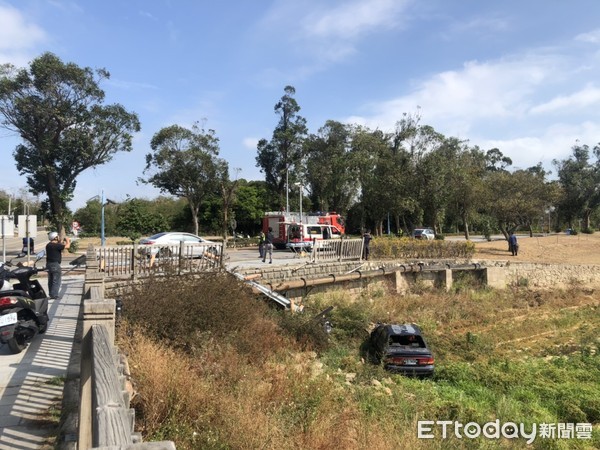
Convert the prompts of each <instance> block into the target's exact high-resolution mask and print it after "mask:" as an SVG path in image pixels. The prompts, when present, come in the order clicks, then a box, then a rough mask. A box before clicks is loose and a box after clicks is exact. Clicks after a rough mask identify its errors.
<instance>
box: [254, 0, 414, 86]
mask: <svg viewBox="0 0 600 450" xmlns="http://www.w3.org/2000/svg"><path fill="white" fill-rule="evenodd" d="M410 3H411V0H354V1H351V2H347V1H346V2H344V1H340V2H337V5H335V6H330V5H331V3H324V2H321V1H317V0H305V1H302V0H298V1H295V2H289V1H278V2H275V3H274V5H273V7H272V8H271V9H270V10H269V11H268V13H267V14H266V16H265V17H264V19H263V21H262V24H261V25H262V29H263V31H264V32H266V33H268V35H269V39H271V38H272V36H273V35H277V39H279V40H280V39H282V37H286V36H287V37H288V39H289V44H291V45H292V48H293V50H294V51H295V52H297V53H299V54H302V55H304V56H305V58H306V59H307V60H311V61H313V63H312V64H311V65H310V66H311V67H312V68H306V67H305V68H304V69H303V70H304V71H305V73H309V74H310V73H314V72H315V71H317V70H320V69H322V68H324V67H326V66H327V65H328V64H331V63H337V62H340V61H344V60H346V59H347V58H349V57H350V56H352V55H353V54H355V52H356V48H357V45H358V43H359V41H360V39H361V38H363V37H365V36H366V35H368V34H371V33H376V32H380V31H382V30H388V29H390V28H395V27H399V26H400V25H401V24H402V22H403V20H405V19H404V18H403V17H402V16H401V13H402V12H403V11H405V10H406V9H407V6H408V5H409V4H410Z"/></svg>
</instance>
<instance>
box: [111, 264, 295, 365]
mask: <svg viewBox="0 0 600 450" xmlns="http://www.w3.org/2000/svg"><path fill="white" fill-rule="evenodd" d="M123 314H124V317H125V318H126V319H127V320H129V321H130V322H131V323H133V324H138V325H140V326H143V327H144V328H145V329H146V332H147V333H148V334H149V335H151V336H155V337H156V338H158V339H160V340H163V341H165V342H166V343H168V345H170V346H173V347H177V348H181V349H184V350H186V351H188V352H190V353H195V352H197V351H198V350H199V349H201V348H202V347H203V346H205V345H207V344H210V343H211V342H218V343H220V344H225V343H228V344H230V345H232V346H233V347H234V348H236V349H237V350H238V351H239V352H240V354H245V355H247V357H248V358H249V359H256V358H263V357H264V356H265V355H269V354H270V353H272V352H274V351H276V350H277V349H278V348H281V346H283V345H284V344H285V343H284V341H285V339H284V338H283V337H282V336H281V333H279V332H278V328H277V325H276V324H275V323H274V322H273V321H272V320H269V319H268V316H269V309H268V307H267V306H266V304H265V303H264V302H262V301H258V300H257V298H256V297H255V296H254V295H253V294H252V292H251V291H250V290H249V288H248V287H247V286H245V285H243V284H242V283H241V282H239V281H238V280H236V279H235V278H233V277H232V276H231V275H229V274H219V275H215V274H210V275H195V276H187V277H186V276H172V277H169V276H167V277H161V278H158V277H157V278H151V279H149V280H148V281H147V282H145V283H143V284H140V285H137V286H135V287H133V288H132V290H131V291H129V292H126V293H124V295H123Z"/></svg>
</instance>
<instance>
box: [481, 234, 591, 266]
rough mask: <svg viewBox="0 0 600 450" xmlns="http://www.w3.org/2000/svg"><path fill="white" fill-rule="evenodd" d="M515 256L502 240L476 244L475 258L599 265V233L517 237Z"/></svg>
mask: <svg viewBox="0 0 600 450" xmlns="http://www.w3.org/2000/svg"><path fill="white" fill-rule="evenodd" d="M517 238H518V241H519V255H518V256H512V255H511V254H510V252H509V251H508V243H507V242H506V241H492V242H478V243H476V244H475V247H476V252H475V256H474V258H476V259H491V260H514V261H527V262H539V263H567V264H600V233H595V234H581V233H580V234H578V235H576V236H567V235H566V234H564V233H563V234H551V235H549V236H543V237H532V238H530V237H526V236H524V235H517Z"/></svg>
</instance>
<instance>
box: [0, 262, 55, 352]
mask: <svg viewBox="0 0 600 450" xmlns="http://www.w3.org/2000/svg"><path fill="white" fill-rule="evenodd" d="M23 256H25V254H24V253H21V254H19V255H18V256H17V258H21V257H23ZM44 256H46V252H45V251H41V252H39V253H38V254H36V259H35V261H34V263H33V266H25V265H23V264H22V263H19V264H18V265H17V267H15V268H12V267H13V264H12V260H11V261H8V262H6V263H4V264H3V265H2V266H0V343H2V344H8V347H9V348H10V350H11V351H12V352H13V353H20V352H21V351H23V350H24V349H25V348H26V347H27V345H28V344H29V342H30V341H31V339H33V338H34V337H35V335H36V334H38V333H44V332H45V331H46V329H47V327H48V296H47V295H46V292H45V291H44V288H43V287H42V286H41V285H40V282H39V281H38V280H36V279H33V280H32V279H31V277H32V276H34V275H36V274H37V273H38V272H39V271H41V270H44V269H38V268H37V267H36V263H37V262H38V261H39V260H40V259H42V258H43V257H44ZM12 279H14V280H16V281H17V283H14V284H13V285H12V286H11V284H10V281H9V280H12Z"/></svg>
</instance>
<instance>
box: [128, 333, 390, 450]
mask: <svg viewBox="0 0 600 450" xmlns="http://www.w3.org/2000/svg"><path fill="white" fill-rule="evenodd" d="M119 341H120V347H121V348H122V349H124V350H126V352H127V354H128V358H129V363H130V367H131V371H132V375H133V379H134V383H135V387H136V389H137V392H138V395H137V396H136V397H135V398H134V402H133V403H134V406H135V408H136V410H137V426H136V429H138V430H139V431H141V432H142V433H143V435H144V440H146V441H150V440H173V441H174V442H175V444H176V446H177V448H178V449H179V450H185V449H199V448H202V449H210V448H235V449H256V448H265V449H281V448H286V449H306V448H310V449H337V448H344V449H363V448H380V449H386V448H395V446H397V445H399V444H400V443H401V442H400V441H399V440H397V439H396V438H395V437H394V438H390V436H387V437H386V436H385V433H384V430H383V429H381V424H380V423H378V422H379V421H377V420H376V421H372V423H369V424H368V432H367V429H365V422H364V420H365V418H364V417H363V414H362V413H361V412H360V408H359V406H358V405H357V403H356V402H355V400H353V396H352V393H351V389H352V387H350V386H345V385H341V384H340V383H339V382H337V381H335V380H332V379H330V378H329V377H327V376H326V375H324V374H322V373H321V372H320V370H319V365H318V360H317V359H316V355H315V354H314V353H311V352H308V353H290V352H283V353H282V354H280V355H278V356H277V358H274V359H271V360H268V361H267V362H266V363H265V364H262V363H261V364H259V363H257V364H252V363H251V362H248V361H246V359H245V358H243V357H240V356H239V354H238V353H237V351H236V350H235V349H234V348H231V347H230V348H228V349H222V348H216V349H215V348H212V349H210V350H209V349H205V350H203V351H200V352H198V353H196V354H195V355H194V356H193V357H191V356H190V355H189V354H188V353H184V352H181V351H180V350H176V349H170V348H168V347H166V346H165V345H164V343H158V342H154V341H153V340H152V339H150V338H149V337H148V336H146V335H145V334H144V332H143V331H142V330H141V329H139V328H135V329H134V328H132V327H131V326H130V325H128V324H127V323H126V322H125V323H124V324H123V326H122V327H121V328H120V336H119ZM223 351H224V352H225V353H223ZM383 422H385V420H384V421H383ZM389 432H394V433H395V435H398V433H397V430H396V431H393V430H392V429H390V430H389ZM374 444H375V447H373V445H374ZM396 448H397V447H396Z"/></svg>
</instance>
